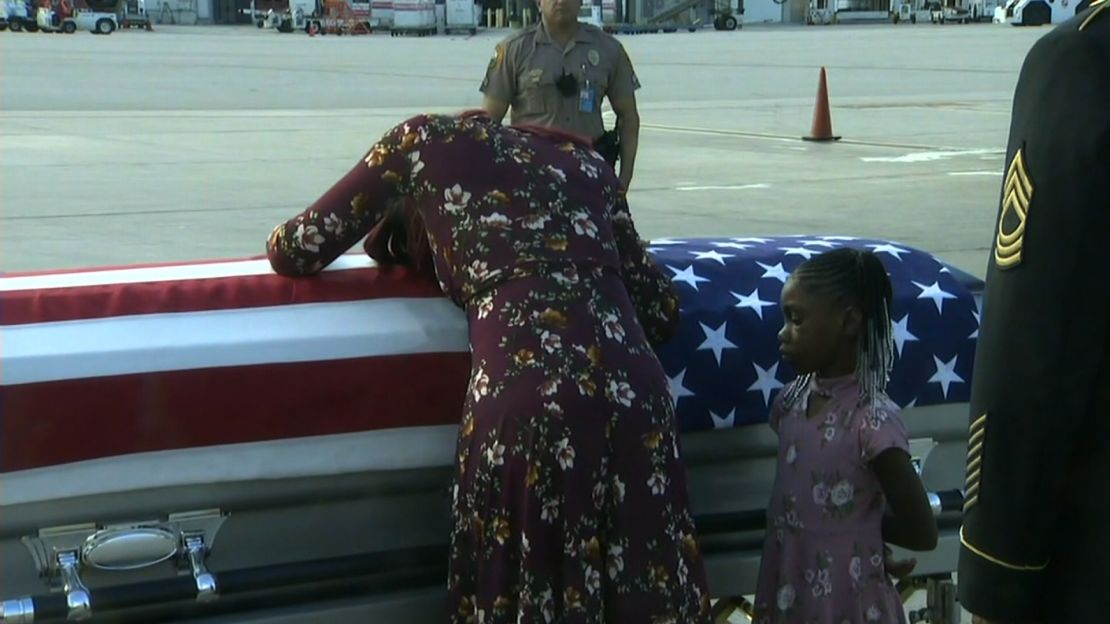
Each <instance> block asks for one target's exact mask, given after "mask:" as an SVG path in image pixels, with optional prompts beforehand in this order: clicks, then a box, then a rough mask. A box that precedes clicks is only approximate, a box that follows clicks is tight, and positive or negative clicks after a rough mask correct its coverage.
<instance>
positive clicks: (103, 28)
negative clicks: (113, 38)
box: [96, 18, 116, 35]
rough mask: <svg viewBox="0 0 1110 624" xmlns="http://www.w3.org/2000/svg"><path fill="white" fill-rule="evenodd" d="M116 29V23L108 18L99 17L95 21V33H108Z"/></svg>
mask: <svg viewBox="0 0 1110 624" xmlns="http://www.w3.org/2000/svg"><path fill="white" fill-rule="evenodd" d="M115 30H116V25H115V24H113V23H112V20H110V19H108V18H104V19H99V20H97V21H96V34H98V35H110V34H112V33H113V32H115Z"/></svg>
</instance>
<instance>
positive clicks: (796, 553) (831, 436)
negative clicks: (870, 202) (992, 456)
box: [755, 248, 937, 624]
mask: <svg viewBox="0 0 1110 624" xmlns="http://www.w3.org/2000/svg"><path fill="white" fill-rule="evenodd" d="M891 298H892V295H891V285H890V279H889V278H888V277H887V274H886V271H885V269H884V268H883V265H882V263H881V262H880V261H879V260H878V258H876V257H875V255H874V254H872V253H870V252H866V251H858V250H855V249H848V248H844V249H836V250H833V251H829V252H826V253H823V254H821V255H819V256H815V257H814V258H812V259H810V260H808V261H807V262H805V263H803V264H802V265H800V266H799V267H798V268H797V269H796V270H795V271H794V273H793V275H792V276H791V277H790V279H789V280H788V281H787V282H786V285H785V286H784V287H783V291H782V311H783V316H784V319H785V322H784V324H783V328H782V331H780V332H779V340H780V342H781V343H782V346H781V351H782V355H783V358H784V359H786V360H787V361H788V362H790V364H791V365H792V366H793V367H794V369H795V370H796V371H797V373H798V375H799V377H798V378H797V379H796V380H795V381H793V382H791V383H790V384H788V385H787V386H786V388H784V389H783V391H782V392H781V393H780V394H779V396H778V397H777V398H776V400H775V404H774V406H773V407H772V411H771V417H770V425H771V428H772V429H773V430H774V431H775V432H776V433H777V434H778V436H779V454H778V462H777V473H776V476H775V485H774V490H773V493H772V498H771V502H770V504H769V506H768V509H767V538H766V543H765V545H764V551H763V560H762V563H761V568H760V572H759V583H758V586H757V590H756V599H755V621H756V623H757V624H793V623H798V624H811V623H815V624H845V623H851V624H856V623H861V624H867V623H872V622H882V623H897V624H904V623H905V622H906V618H905V612H904V611H903V609H902V601H901V599H900V598H899V596H898V593H897V592H896V591H895V589H894V587H893V584H892V582H891V580H890V578H889V577H888V576H887V574H888V573H892V574H897V575H904V574H906V573H908V572H909V569H904V568H906V567H907V566H908V567H909V568H912V565H913V561H912V560H911V561H909V562H900V563H899V564H891V563H890V562H889V551H888V550H887V548H886V542H890V543H892V544H896V545H898V546H902V547H904V548H908V549H910V550H918V551H924V550H932V549H933V548H935V547H936V541H937V528H936V521H935V519H934V518H933V514H932V511H931V509H930V507H929V501H928V498H927V496H926V494H925V490H924V488H923V487H922V485H921V481H920V480H919V479H918V476H917V473H916V472H915V471H914V469H913V466H912V465H911V463H910V456H909V444H908V442H907V439H906V430H905V427H904V425H903V424H902V421H901V419H900V417H899V409H898V406H897V405H895V404H894V402H893V401H891V400H890V398H889V397H888V396H887V395H886V393H885V391H884V388H885V386H886V381H887V377H888V374H889V371H890V367H891V363H892V361H893V358H894V348H893V340H892V337H891V330H892V328H891V322H890V306H891ZM888 507H889V509H890V512H891V513H889V514H885V513H884V512H885V510H886V509H887V508H888ZM888 566H889V567H888ZM894 568H903V569H902V570H896V569H894Z"/></svg>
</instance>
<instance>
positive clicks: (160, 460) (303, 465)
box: [0, 425, 458, 507]
mask: <svg viewBox="0 0 1110 624" xmlns="http://www.w3.org/2000/svg"><path fill="white" fill-rule="evenodd" d="M457 432H458V426H456V425H439V426H429V427H403V428H396V429H379V430H376V431H358V432H354V433H343V434H335V435H326V436H311V437H305V438H290V439H281V440H268V441H265V442H248V443H243V444H226V445H218V446H206V447H197V448H189V449H175V450H169V451H155V452H149V453H133V454H129V455H120V456H116V457H104V458H99V459H92V460H87V461H81V462H74V463H71V464H62V465H60V466H48V467H43V468H32V469H30V470H20V471H15V472H8V473H4V476H3V483H4V487H2V488H0V507H8V506H10V505H22V504H27V503H40V502H45V501H55V502H56V501H59V500H63V499H67V498H75V497H90V496H101V495H104V494H116V493H120V492H132V493H134V492H148V491H150V490H154V489H158V488H179V487H190V486H191V487H196V486H202V487H209V488H210V487H213V486H215V485H218V484H221V483H244V482H251V481H278V480H282V479H303V478H306V477H321V476H337V475H342V474H354V473H360V472H368V471H383V472H385V471H394V470H411V469H417V468H438V467H447V466H450V465H451V460H452V457H453V456H452V452H453V450H454V445H455V442H456V436H457Z"/></svg>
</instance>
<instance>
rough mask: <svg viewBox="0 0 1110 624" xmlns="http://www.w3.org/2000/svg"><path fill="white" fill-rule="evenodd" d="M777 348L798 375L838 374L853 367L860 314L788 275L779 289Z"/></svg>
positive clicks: (829, 375) (853, 368)
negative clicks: (779, 315) (812, 290)
mask: <svg viewBox="0 0 1110 624" xmlns="http://www.w3.org/2000/svg"><path fill="white" fill-rule="evenodd" d="M780 303H781V305H782V314H783V325H782V330H780V331H779V343H780V346H779V351H780V352H781V353H782V357H783V359H785V360H786V361H787V362H789V363H790V365H791V366H792V367H794V370H795V371H796V372H797V373H798V374H799V375H804V374H806V373H817V374H819V375H820V376H822V377H838V376H841V375H847V374H850V373H852V372H853V371H855V367H856V362H855V360H856V342H857V340H858V336H859V326H860V318H859V316H860V315H859V312H858V311H857V310H855V308H851V307H848V308H845V307H842V306H837V305H834V304H833V303H832V302H831V301H830V300H829V298H828V297H824V296H821V295H819V294H816V293H813V292H811V291H810V290H809V289H807V288H806V286H805V283H804V282H799V281H798V280H796V279H794V278H793V277H791V278H790V279H788V280H787V281H786V284H785V285H784V286H783V289H782V297H781V300H780Z"/></svg>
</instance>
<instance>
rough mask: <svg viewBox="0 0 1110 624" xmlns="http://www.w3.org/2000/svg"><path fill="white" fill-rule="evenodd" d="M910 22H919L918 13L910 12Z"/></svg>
mask: <svg viewBox="0 0 1110 624" xmlns="http://www.w3.org/2000/svg"><path fill="white" fill-rule="evenodd" d="M910 23H911V24H916V23H917V14H915V13H910Z"/></svg>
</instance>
